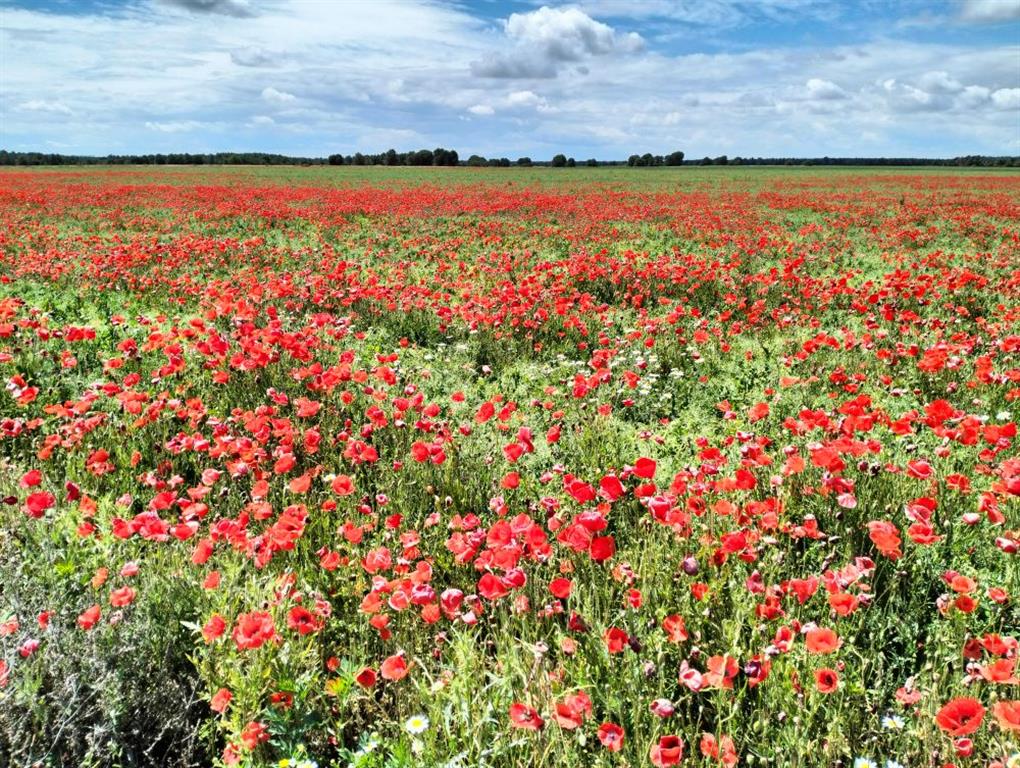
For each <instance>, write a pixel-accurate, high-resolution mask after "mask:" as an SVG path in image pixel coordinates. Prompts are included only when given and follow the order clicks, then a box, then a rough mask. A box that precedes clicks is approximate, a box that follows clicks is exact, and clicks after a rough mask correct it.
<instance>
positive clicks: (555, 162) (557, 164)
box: [552, 155, 567, 168]
mask: <svg viewBox="0 0 1020 768" xmlns="http://www.w3.org/2000/svg"><path fill="white" fill-rule="evenodd" d="M566 166H567V156H566V155H553V159H552V167H553V168H565V167H566Z"/></svg>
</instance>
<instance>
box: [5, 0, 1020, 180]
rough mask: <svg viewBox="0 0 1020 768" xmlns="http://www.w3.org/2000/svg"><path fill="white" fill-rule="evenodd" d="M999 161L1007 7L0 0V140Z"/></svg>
mask: <svg viewBox="0 0 1020 768" xmlns="http://www.w3.org/2000/svg"><path fill="white" fill-rule="evenodd" d="M438 146H442V147H447V148H453V149H456V150H457V151H458V152H459V153H460V154H461V157H467V156H468V155H469V154H472V153H477V154H481V155H484V156H486V157H492V156H496V157H501V156H506V157H509V158H511V159H516V158H517V157H520V156H524V155H527V156H530V157H532V158H534V159H548V158H550V157H552V155H553V154H556V153H559V152H563V153H564V154H567V155H569V156H573V157H576V158H578V159H579V160H580V159H586V158H589V157H596V158H599V159H623V158H626V157H627V156H628V155H631V154H634V153H637V154H643V153H645V152H652V153H653V154H665V153H668V152H671V151H674V150H682V151H684V152H685V153H686V154H687V156H688V157H689V158H701V157H704V156H711V157H715V156H718V155H722V154H726V155H729V156H730V157H734V156H738V155H739V156H744V157H754V156H767V157H784V156H799V157H804V156H807V157H820V156H823V155H828V156H833V157H836V156H842V157H846V156H858V157H862V156H867V157H876V156H885V157H907V156H909V157H953V156H957V155H964V154H992V155H1001V154H1010V155H1017V154H1020V0H897V1H896V2H891V1H889V0H580V1H579V2H575V3H571V4H557V3H553V2H549V0H546V3H545V4H543V3H542V2H528V1H527V0H520V1H517V0H476V1H474V2H467V1H466V0H464V1H462V2H455V1H454V0H449V1H447V2H439V0H432V1H427V0H417V1H412V0H365V1H363V0H126V1H122V2H115V1H114V0H0V147H2V148H5V149H8V150H15V151H18V150H21V151H25V150H34V151H44V152H61V153H66V154H104V155H105V154H107V153H114V154H128V153H148V152H171V151H188V152H215V151H266V152H280V153H284V154H291V155H300V156H315V157H319V156H324V155H328V154H332V153H336V152H340V153H343V154H353V153H354V152H356V151H361V152H366V153H377V152H382V151H385V150H386V149H389V148H391V147H392V148H395V149H397V150H398V151H407V150H411V149H420V148H435V147H438Z"/></svg>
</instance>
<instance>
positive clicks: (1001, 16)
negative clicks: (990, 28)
mask: <svg viewBox="0 0 1020 768" xmlns="http://www.w3.org/2000/svg"><path fill="white" fill-rule="evenodd" d="M960 18H961V19H963V20H964V21H970V22H974V23H978V24H982V23H986V24H987V23H996V22H1002V21H1013V20H1015V19H1020V0H963V7H962V8H961V9H960Z"/></svg>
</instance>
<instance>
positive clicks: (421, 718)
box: [404, 715, 429, 735]
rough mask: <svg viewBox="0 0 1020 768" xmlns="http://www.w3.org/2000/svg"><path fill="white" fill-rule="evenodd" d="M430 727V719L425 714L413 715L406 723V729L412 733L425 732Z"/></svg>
mask: <svg viewBox="0 0 1020 768" xmlns="http://www.w3.org/2000/svg"><path fill="white" fill-rule="evenodd" d="M428 729H429V719H428V718H427V717H425V715H412V716H411V717H409V718H407V722H406V723H404V730H405V731H407V732H408V733H410V734H415V735H417V734H419V733H425V731H427V730H428Z"/></svg>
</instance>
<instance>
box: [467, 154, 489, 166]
mask: <svg viewBox="0 0 1020 768" xmlns="http://www.w3.org/2000/svg"><path fill="white" fill-rule="evenodd" d="M467 164H468V166H469V167H471V168H481V167H482V166H484V165H485V158H484V157H482V156H481V155H471V157H469V158H468V159H467Z"/></svg>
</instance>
